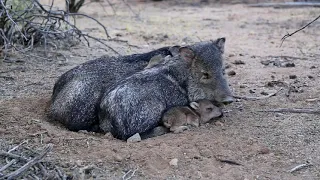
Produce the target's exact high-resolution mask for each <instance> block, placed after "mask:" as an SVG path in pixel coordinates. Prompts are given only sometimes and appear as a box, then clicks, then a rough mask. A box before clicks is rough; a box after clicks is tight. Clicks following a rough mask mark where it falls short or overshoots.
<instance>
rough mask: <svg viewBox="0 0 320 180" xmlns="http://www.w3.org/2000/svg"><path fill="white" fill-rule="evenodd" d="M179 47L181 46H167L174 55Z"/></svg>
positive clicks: (177, 52)
mask: <svg viewBox="0 0 320 180" xmlns="http://www.w3.org/2000/svg"><path fill="white" fill-rule="evenodd" d="M180 48H181V46H171V47H169V51H170V53H171V54H172V56H175V55H177V54H179V49H180Z"/></svg>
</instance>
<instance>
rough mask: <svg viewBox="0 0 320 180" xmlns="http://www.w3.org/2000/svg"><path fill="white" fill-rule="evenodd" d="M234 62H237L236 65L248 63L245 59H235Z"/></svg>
mask: <svg viewBox="0 0 320 180" xmlns="http://www.w3.org/2000/svg"><path fill="white" fill-rule="evenodd" d="M233 64H236V65H238V64H246V63H245V62H244V61H242V60H235V61H234V62H233Z"/></svg>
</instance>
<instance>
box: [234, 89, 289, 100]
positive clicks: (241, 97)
mask: <svg viewBox="0 0 320 180" xmlns="http://www.w3.org/2000/svg"><path fill="white" fill-rule="evenodd" d="M282 89H283V88H280V89H279V90H278V91H277V92H274V93H271V94H269V95H267V96H260V97H252V96H237V95H233V97H234V98H236V99H244V100H261V99H267V98H269V97H272V96H275V95H276V94H277V93H279V92H280V91H281V90H282Z"/></svg>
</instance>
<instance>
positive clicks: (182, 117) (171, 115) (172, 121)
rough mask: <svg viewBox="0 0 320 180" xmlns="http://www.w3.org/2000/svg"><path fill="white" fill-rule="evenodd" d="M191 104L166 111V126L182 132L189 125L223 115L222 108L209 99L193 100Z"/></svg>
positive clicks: (175, 131) (164, 116)
mask: <svg viewBox="0 0 320 180" xmlns="http://www.w3.org/2000/svg"><path fill="white" fill-rule="evenodd" d="M189 106H190V107H189ZM189 106H176V107H173V108H171V109H169V110H168V111H166V112H165V113H164V114H163V116H162V123H163V124H164V126H165V127H167V128H169V129H170V131H172V132H174V133H180V132H182V131H184V130H187V129H188V125H191V126H195V127H198V126H199V125H200V124H203V123H207V122H209V121H210V120H211V119H213V118H216V117H220V116H221V115H222V111H221V109H220V108H219V107H217V106H215V105H213V103H212V102H211V101H209V100H207V99H202V100H198V101H196V102H191V103H190V105H189Z"/></svg>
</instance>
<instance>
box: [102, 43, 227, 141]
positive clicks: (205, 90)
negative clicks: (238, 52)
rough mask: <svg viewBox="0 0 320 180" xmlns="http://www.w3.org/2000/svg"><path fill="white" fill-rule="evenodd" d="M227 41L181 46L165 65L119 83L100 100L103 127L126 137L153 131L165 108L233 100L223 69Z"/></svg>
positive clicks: (107, 130)
mask: <svg viewBox="0 0 320 180" xmlns="http://www.w3.org/2000/svg"><path fill="white" fill-rule="evenodd" d="M224 43H225V39H224V38H220V39H217V40H216V41H209V42H203V43H199V45H201V46H202V47H203V48H202V49H201V48H199V45H194V46H190V48H187V47H184V48H180V49H179V53H178V54H177V55H175V56H174V57H171V59H170V61H167V63H165V64H164V65H162V66H155V67H153V68H150V69H145V70H143V71H141V72H138V73H136V74H134V75H132V76H130V77H128V78H127V79H125V80H124V81H121V82H119V83H118V85H115V86H114V87H113V90H111V91H107V92H106V93H105V95H104V96H103V98H102V99H101V105H100V113H99V114H100V118H99V120H100V128H101V129H102V130H103V131H105V132H109V131H110V132H111V133H112V134H113V135H114V136H115V137H116V138H119V139H127V138H128V137H130V136H132V135H133V134H136V133H144V132H147V131H150V130H152V128H154V127H156V126H157V125H158V124H159V123H160V121H161V114H162V113H163V112H164V111H165V110H166V109H168V108H170V107H173V106H184V105H187V104H188V102H189V100H191V101H196V100H199V99H209V100H217V101H220V102H226V103H229V102H231V101H232V100H233V99H232V97H231V95H230V94H231V93H230V90H229V88H228V85H227V82H226V80H225V79H224V77H223V69H222V68H223V67H222V65H223V64H222V53H223V49H224ZM169 58H170V57H169ZM220 91H223V92H220ZM186 96H187V97H189V99H188V98H187V97H186Z"/></svg>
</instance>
